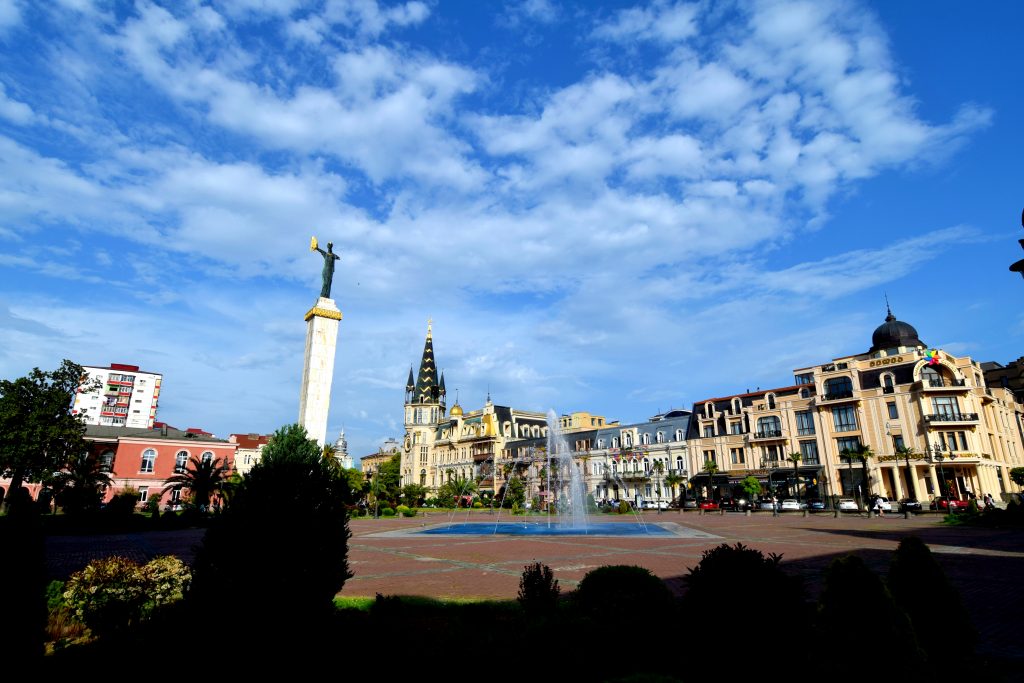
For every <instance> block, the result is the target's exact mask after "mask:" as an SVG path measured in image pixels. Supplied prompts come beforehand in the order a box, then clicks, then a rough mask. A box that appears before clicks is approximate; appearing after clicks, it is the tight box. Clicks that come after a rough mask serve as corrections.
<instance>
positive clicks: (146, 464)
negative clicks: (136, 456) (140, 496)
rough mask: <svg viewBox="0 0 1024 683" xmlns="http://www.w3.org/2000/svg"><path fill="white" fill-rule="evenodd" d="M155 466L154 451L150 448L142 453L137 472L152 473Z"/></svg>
mask: <svg viewBox="0 0 1024 683" xmlns="http://www.w3.org/2000/svg"><path fill="white" fill-rule="evenodd" d="M155 464H156V451H154V450H153V449H152V448H147V449H146V450H145V451H143V452H142V466H141V467H140V468H139V472H152V471H153V466H154V465H155Z"/></svg>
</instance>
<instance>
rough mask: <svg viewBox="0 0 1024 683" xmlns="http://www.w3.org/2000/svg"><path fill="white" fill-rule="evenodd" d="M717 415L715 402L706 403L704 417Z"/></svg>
mask: <svg viewBox="0 0 1024 683" xmlns="http://www.w3.org/2000/svg"><path fill="white" fill-rule="evenodd" d="M714 415H715V404H714V403H705V404H704V417H714Z"/></svg>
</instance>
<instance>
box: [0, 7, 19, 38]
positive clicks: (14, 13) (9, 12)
mask: <svg viewBox="0 0 1024 683" xmlns="http://www.w3.org/2000/svg"><path fill="white" fill-rule="evenodd" d="M20 24H21V3H20V2H18V0H0V35H2V34H3V33H4V32H5V31H8V30H10V29H11V28H13V27H15V26H19V25H20Z"/></svg>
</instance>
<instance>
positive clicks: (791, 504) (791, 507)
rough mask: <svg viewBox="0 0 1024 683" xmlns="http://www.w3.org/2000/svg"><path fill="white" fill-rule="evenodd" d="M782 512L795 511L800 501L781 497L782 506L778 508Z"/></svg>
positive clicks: (798, 507) (798, 508) (797, 509)
mask: <svg viewBox="0 0 1024 683" xmlns="http://www.w3.org/2000/svg"><path fill="white" fill-rule="evenodd" d="M779 509H780V510H782V511H783V512H790V511H797V512H799V510H800V503H798V502H797V501H796V498H783V499H782V506H781V507H780V508H779Z"/></svg>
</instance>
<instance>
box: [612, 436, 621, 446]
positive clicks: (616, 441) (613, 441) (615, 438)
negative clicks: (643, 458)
mask: <svg viewBox="0 0 1024 683" xmlns="http://www.w3.org/2000/svg"><path fill="white" fill-rule="evenodd" d="M618 447H619V437H617V436H613V437H612V448H618Z"/></svg>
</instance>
